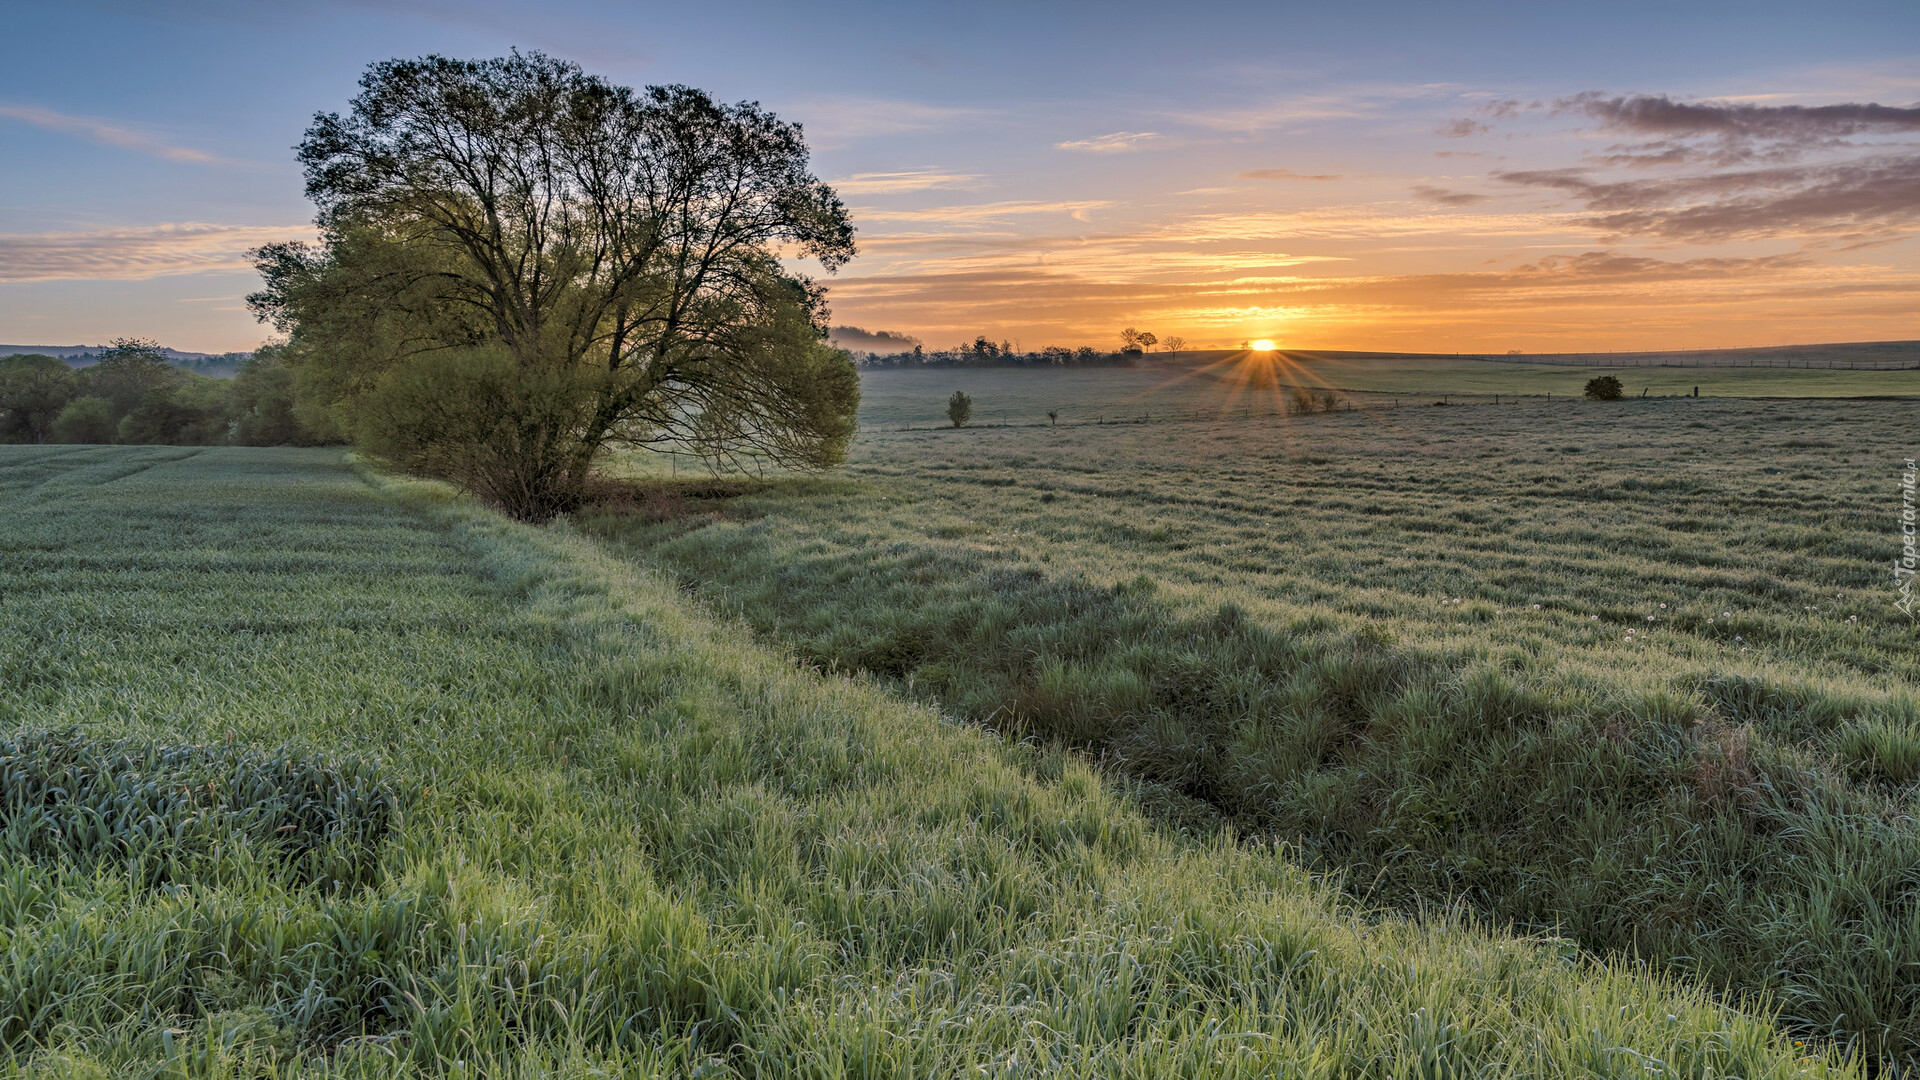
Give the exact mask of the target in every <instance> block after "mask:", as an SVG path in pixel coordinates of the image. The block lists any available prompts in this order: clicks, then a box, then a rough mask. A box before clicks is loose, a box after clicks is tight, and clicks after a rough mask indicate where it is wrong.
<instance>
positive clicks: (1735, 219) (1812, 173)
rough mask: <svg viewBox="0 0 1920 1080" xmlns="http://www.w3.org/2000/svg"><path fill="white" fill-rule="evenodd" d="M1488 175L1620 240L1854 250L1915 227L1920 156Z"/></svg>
mask: <svg viewBox="0 0 1920 1080" xmlns="http://www.w3.org/2000/svg"><path fill="white" fill-rule="evenodd" d="M1494 177H1495V178H1496V179H1499V180H1504V181H1506V182H1507V183H1511V184H1520V185H1524V186H1528V187H1539V188H1550V189H1555V190H1560V191H1565V192H1568V193H1569V194H1571V195H1573V196H1574V197H1575V198H1577V199H1579V200H1580V201H1581V202H1583V203H1584V204H1585V205H1586V206H1587V208H1588V209H1590V210H1593V211H1597V213H1595V214H1594V216H1592V217H1589V218H1587V219H1586V223H1587V224H1589V225H1592V226H1594V227H1595V228H1599V229H1603V230H1605V231H1607V232H1608V233H1611V234H1615V235H1620V236H1658V237H1662V238H1665V239H1669V240H1686V241H1694V242H1713V241H1722V240H1742V239H1755V238H1761V237H1768V236H1795V235H1797V236H1808V235H1815V236H1828V237H1838V238H1845V239H1848V240H1850V241H1853V242H1856V243H1857V242H1859V241H1863V240H1871V238H1874V237H1885V236H1888V235H1889V234H1891V233H1904V232H1906V231H1908V230H1910V229H1912V228H1914V227H1915V226H1916V225H1920V155H1879V156H1873V157H1866V158H1858V159H1855V160H1852V161H1842V162H1834V163H1827V164H1820V165H1797V166H1791V167H1782V168H1773V169H1749V170H1742V171H1737V172H1714V173H1703V174H1696V175H1691V176H1674V177H1665V178H1660V179H1650V180H1627V181H1615V182H1605V181H1601V180H1596V179H1594V178H1593V177H1592V175H1591V173H1589V172H1588V171H1587V170H1583V169H1549V170H1536V171H1530V172H1497V173H1494Z"/></svg>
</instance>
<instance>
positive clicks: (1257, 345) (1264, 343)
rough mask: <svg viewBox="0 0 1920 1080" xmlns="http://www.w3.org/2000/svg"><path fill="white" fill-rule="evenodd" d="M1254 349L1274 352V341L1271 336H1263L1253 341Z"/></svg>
mask: <svg viewBox="0 0 1920 1080" xmlns="http://www.w3.org/2000/svg"><path fill="white" fill-rule="evenodd" d="M1253 351H1254V352H1272V351H1273V341H1272V340H1271V339H1269V338H1261V339H1260V340H1259V341H1256V342H1254V343H1253Z"/></svg>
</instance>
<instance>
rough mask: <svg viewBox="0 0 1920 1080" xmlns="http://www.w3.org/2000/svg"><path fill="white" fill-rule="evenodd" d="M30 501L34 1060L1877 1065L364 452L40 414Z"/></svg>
mask: <svg viewBox="0 0 1920 1080" xmlns="http://www.w3.org/2000/svg"><path fill="white" fill-rule="evenodd" d="M977 434H978V433H963V434H962V435H961V436H960V437H962V438H971V437H973V436H975V435H977ZM839 483H841V486H842V488H848V487H857V486H860V485H872V484H878V483H881V481H880V480H878V479H876V478H875V477H873V476H872V475H871V473H870V471H869V473H868V474H867V475H863V476H862V477H861V478H858V479H854V480H851V481H845V482H839ZM0 504H3V505H4V507H5V514H4V516H0V553H4V558H3V559H0V725H3V726H0V776H3V777H4V795H5V801H4V808H3V809H0V814H3V815H4V823H3V824H4V828H0V1046H3V1047H4V1056H0V1069H3V1070H4V1071H5V1072H6V1074H8V1075H35V1076H60V1077H108V1076H114V1077H121V1076H136V1077H137V1076H155V1077H158V1076H169V1077H171V1076H207V1077H268V1076H272V1077H287V1076H294V1075H328V1076H395V1075H434V1076H462V1077H471V1076H527V1077H532V1076H612V1075H619V1076H635V1077H642V1076H648V1077H650V1076H687V1077H693V1076H698V1077H724V1076H741V1077H933V1076H963V1075H965V1076H971V1075H983V1076H984V1075H991V1076H999V1077H1017V1076H1041V1075H1044V1076H1048V1077H1053V1076H1067V1077H1075V1076H1114V1077H1121V1076H1126V1077H1164V1076H1193V1077H1201V1076H1206V1077H1213V1076H1246V1077H1254V1076H1261V1077H1265V1076H1329V1077H1332V1076H1342V1077H1345V1076H1369V1077H1371V1076H1378V1077H1397V1076H1442V1075H1447V1076H1463V1075H1475V1076H1480V1075H1501V1076H1629V1075H1631V1076H1646V1075H1662V1076H1665V1075H1678V1076H1690V1077H1710V1076H1711V1077H1718V1076H1741V1077H1775V1076H1794V1075H1816V1076H1817V1075H1832V1074H1835V1073H1837V1074H1839V1075H1857V1071H1856V1070H1855V1069H1853V1068H1852V1067H1850V1066H1841V1065H1837V1064H1836V1063H1835V1061H1834V1059H1833V1057H1832V1055H1831V1051H1829V1050H1824V1049H1819V1048H1810V1047H1803V1046H1800V1045H1798V1044H1795V1043H1793V1042H1792V1041H1790V1039H1789V1038H1788V1037H1786V1036H1784V1035H1782V1034H1780V1033H1778V1031H1777V1029H1775V1028H1773V1027H1771V1026H1770V1025H1768V1024H1767V1023H1765V1022H1764V1021H1762V1020H1760V1019H1755V1018H1752V1017H1749V1016H1743V1015H1740V1014H1737V1013H1734V1012H1731V1011H1728V1010H1727V1009H1725V1008H1723V1007H1722V1006H1720V1005H1717V1004H1714V1003H1712V1002H1710V1001H1708V1000H1706V999H1705V998H1704V997H1703V995H1702V993H1701V992H1700V991H1697V990H1688V989H1683V988H1679V987H1676V986H1675V985H1673V984H1672V983H1670V982H1668V981H1667V980H1665V979H1664V978H1662V977H1659V976H1656V975H1649V974H1647V973H1646V972H1644V971H1635V970H1633V969H1631V968H1629V967H1628V966H1626V965H1624V964H1614V965H1612V966H1606V965H1602V964H1600V963H1596V962H1593V961H1589V960H1585V959H1582V958H1580V957H1579V955H1578V954H1577V953H1576V952H1574V951H1570V950H1569V948H1568V947H1567V945H1566V944H1565V943H1564V942H1559V941H1556V940H1551V939H1544V940H1543V939H1536V940H1520V939H1516V938H1514V937H1512V936H1503V935H1499V934H1495V933H1491V932H1488V931H1486V930H1484V929H1479V928H1476V927H1475V926H1474V925H1471V924H1469V923H1468V922H1466V921H1464V920H1463V919H1462V918H1461V917H1459V916H1457V915H1448V914H1446V913H1444V912H1434V913H1430V914H1429V916H1428V917H1427V918H1425V919H1423V920H1420V921H1417V922H1416V921H1407V920H1402V919H1398V918H1391V917H1389V918H1367V917H1361V916H1359V915H1356V914H1354V913H1352V912H1351V911H1349V910H1348V909H1347V907H1346V906H1345V905H1344V903H1343V902H1342V901H1341V900H1340V899H1339V897H1338V895H1337V894H1336V893H1335V892H1333V891H1332V890H1330V889H1328V888H1326V887H1325V886H1322V885H1319V884H1316V883H1313V882H1311V881H1310V880H1308V879H1307V877H1306V876H1305V875H1304V874H1303V873H1302V872H1301V871H1299V870H1298V869H1297V868H1296V867H1295V864H1294V863H1293V862H1292V861H1291V860H1290V859H1288V858H1286V857H1284V856H1283V855H1281V854H1278V853H1276V852H1275V851H1273V850H1271V849H1269V848H1267V847H1264V846H1262V845H1258V844H1251V843H1243V844H1238V845H1235V844H1231V843H1224V842H1222V841H1220V840H1218V839H1191V838H1183V837H1181V836H1179V835H1178V834H1177V833H1173V832H1169V831H1168V830H1166V829H1165V828H1163V827H1161V826H1159V825H1156V824H1154V823H1153V822H1152V821H1150V820H1149V819H1148V818H1145V817H1143V816H1142V815H1141V813H1140V812H1139V811H1138V810H1136V809H1135V808H1134V803H1135V796H1134V795H1129V794H1128V793H1127V792H1126V791H1125V790H1124V785H1114V784H1106V783H1103V782H1102V780H1101V778H1100V777H1099V776H1098V775H1097V774H1096V773H1095V772H1094V771H1092V770H1091V769H1090V768H1089V767H1088V766H1087V765H1086V764H1084V763H1083V762H1081V761H1080V760H1078V759H1077V758H1074V757H1072V756H1069V755H1065V754H1062V753H1060V752H1058V751H1057V750H1048V749H1044V748H1039V747H1035V746H1020V745H1014V744H1009V743H1006V742H1003V741H1000V740H996V739H993V738H991V737H988V736H986V735H983V734H982V733H980V732H979V731H977V730H975V729H972V728H968V727H965V726H956V725H954V724H951V723H949V722H945V721H943V720H942V718H941V717H940V715H939V714H938V713H936V711H934V710H932V709H930V708H926V707H923V706H916V705H912V704H907V703H903V702H901V701H899V700H898V699H897V698H895V697H894V696H891V695H890V694H888V693H886V692H885V691H884V689H883V688H880V687H875V686H869V685H862V684H861V683H859V682H858V681H855V680H850V679H847V678H844V677H835V676H830V675H822V674H820V673H817V672H815V671H812V670H808V669H806V668H805V667H801V666H796V665H795V664H794V663H793V662H792V660H791V659H790V658H788V657H786V656H783V655H781V654H779V653H777V652H773V651H769V650H767V649H763V648H760V647H756V646H753V645H751V644H747V643H745V642H743V640H742V637H743V635H742V634H741V633H740V632H739V630H738V628H737V627H735V626H733V625H730V624H727V623H725V622H722V621H717V620H715V619H714V618H713V617H711V616H708V615H703V614H700V613H699V612H698V611H697V610H696V609H695V607H694V606H693V605H691V604H690V603H689V601H688V600H687V598H686V597H684V596H683V595H682V594H681V593H680V592H679V591H678V590H677V589H676V588H675V586H674V584H673V583H672V582H671V581H669V580H667V579H664V578H662V577H660V576H658V575H654V574H651V573H648V572H645V571H641V570H636V569H635V568H634V567H633V566H631V565H630V564H628V563H626V562H623V561H622V560H619V559H616V558H613V557H611V556H609V555H608V554H607V553H606V551H604V550H603V549H602V548H601V547H600V546H598V545H597V544H596V543H594V542H593V541H591V540H590V539H588V538H587V537H585V536H583V535H582V534H580V533H579V532H577V531H575V530H573V529H572V528H570V527H568V526H566V525H558V526H553V527H550V528H547V529H542V530H536V529H531V528H527V527H522V526H517V525H512V524H509V523H506V522H504V521H503V520H501V519H500V518H498V517H496V516H494V515H491V514H489V513H485V512H482V511H479V510H476V509H471V508H468V507H466V506H463V505H461V504H458V503H452V502H449V501H447V499H446V496H445V495H444V493H442V492H440V491H438V490H437V489H434V488H431V487H427V486H425V485H409V484H401V483H395V482H390V481H383V480H379V479H377V478H372V477H368V476H363V475H361V474H358V473H356V472H355V471H353V470H352V469H350V468H349V467H348V466H347V465H346V464H345V463H344V462H343V460H342V456H341V455H340V454H339V453H338V452H329V451H301V450H246V449H207V450H194V449H184V448H137V447H94V448H84V447H54V448H32V447H4V448H0ZM974 542H977V541H969V543H974Z"/></svg>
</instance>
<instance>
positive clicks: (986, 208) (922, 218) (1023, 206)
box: [859, 199, 1113, 225]
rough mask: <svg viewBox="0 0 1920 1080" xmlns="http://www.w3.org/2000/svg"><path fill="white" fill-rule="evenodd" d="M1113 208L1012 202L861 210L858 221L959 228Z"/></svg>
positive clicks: (1089, 202)
mask: <svg viewBox="0 0 1920 1080" xmlns="http://www.w3.org/2000/svg"><path fill="white" fill-rule="evenodd" d="M1111 205H1113V204H1112V203H1110V202H1107V201H1105V200H1100V199H1083V200H1078V201H1072V202H1036V201H1028V200H1015V201H1010V202H994V203H980V204H977V205H973V206H931V207H925V208H922V209H919V210H861V211H860V214H859V218H860V220H861V221H878V222H889V221H914V222H939V223H942V224H950V225H961V224H974V223H980V222H991V221H1002V220H1005V219H1007V218H1010V217H1021V216H1026V215H1031V214H1067V215H1069V216H1071V217H1075V218H1079V217H1082V215H1084V214H1085V213H1086V212H1087V211H1089V210H1098V209H1100V208H1101V207H1104V206H1111Z"/></svg>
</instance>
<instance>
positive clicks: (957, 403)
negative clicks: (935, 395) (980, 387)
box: [947, 390, 973, 427]
mask: <svg viewBox="0 0 1920 1080" xmlns="http://www.w3.org/2000/svg"><path fill="white" fill-rule="evenodd" d="M947 419H948V420H950V421H952V422H953V426H954V427H966V426H967V421H969V420H971V419H973V399H972V398H971V397H968V396H967V392H966V391H965V390H955V391H954V392H953V396H952V397H950V398H948V399H947Z"/></svg>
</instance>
